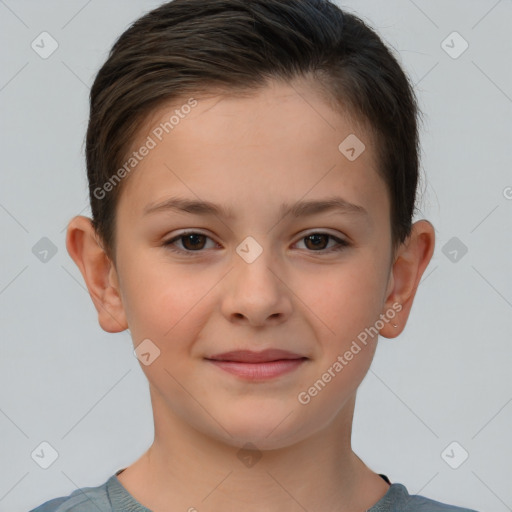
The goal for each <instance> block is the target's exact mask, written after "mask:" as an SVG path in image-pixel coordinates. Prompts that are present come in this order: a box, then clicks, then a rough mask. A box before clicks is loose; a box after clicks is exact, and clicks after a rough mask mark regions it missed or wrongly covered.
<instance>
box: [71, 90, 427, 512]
mask: <svg viewBox="0 0 512 512" xmlns="http://www.w3.org/2000/svg"><path fill="white" fill-rule="evenodd" d="M185 102H186V101H185V100H184V101H183V103H185ZM176 107H177V106H176V105H175V104H173V105H166V106H165V107H162V108H160V109H159V110H158V111H157V112H156V113H154V115H152V116H151V117H150V118H149V120H148V122H147V123H146V124H145V125H144V127H142V128H141V130H140V134H139V135H140V136H139V137H138V139H137V140H136V141H135V143H134V146H133V147H134V148H138V147H140V145H141V144H142V143H143V142H144V140H146V137H147V136H148V135H149V134H151V129H152V128H154V127H155V126H157V125H158V124H159V123H160V122H162V121H165V120H166V119H169V117H170V115H172V112H173V111H174V109H175V108H176ZM178 107H179V105H178ZM351 133H354V134H356V136H357V137H358V138H359V139H360V140H361V141H363V142H364V144H365V146H366V149H365V150H364V151H363V152H362V154H361V155H360V156H359V157H358V158H357V159H356V160H354V161H349V160H348V159H347V158H346V157H345V156H344V155H343V154H342V153H341V152H340V151H339V150H338V145H339V144H340V142H342V141H343V140H344V139H345V138H346V137H347V136H348V135H349V134H351ZM125 179H126V182H125V183H124V187H125V188H124V189H123V191H122V194H121V197H120V202H119V204H118V210H117V231H116V236H117V245H116V248H115V264H114V263H113V262H112V261H110V260H109V259H108V257H107V256H106V254H105V252H104V251H103V249H102V245H101V243H100V242H99V239H98V237H97V236H96V235H95V233H94V230H93V228H92V226H91V222H90V219H88V218H86V217H83V216H78V217H75V218H73V219H72V220H71V222H70V223H69V226H68V232H67V248H68V251H69V254H70V255H71V257H72V258H73V260H74V261H75V263H76V264H77V265H78V267H79V269H80V271H81V272H82V275H83V276H84V280H85V282H86V284H87V287H88V289H89V292H90V295H91V298H92V300H93V302H94V305H95V307H96V309H97V311H98V319H99V323H100V325H101V327H102V328H103V329H104V330H105V331H107V332H120V331H122V330H124V329H126V328H129V329H130V332H131V335H132V338H133V343H134V346H135V347H136V346H138V345H139V343H141V342H142V341H143V340H145V339H150V340H151V341H152V343H154V344H155V345H156V346H157V347H158V349H159V350H160V355H159V357H157V358H156V359H155V360H154V361H153V362H152V363H151V364H149V365H147V366H146V365H144V364H142V363H141V368H142V370H143V371H144V373H145V375H146V377H147V379H148V381H149V386H150V394H151V400H152V406H153V414H154V425H155V438H154V442H153V444H152V446H151V447H150V448H149V449H148V451H147V452H146V453H145V454H144V455H142V456H141V458H140V459H139V460H137V461H136V462H135V463H134V464H132V465H131V466H129V467H128V468H127V469H126V470H125V471H124V472H123V473H121V474H120V475H119V477H118V478H119V480H120V481H121V483H122V484H123V485H124V486H125V487H126V489H127V490H128V491H129V492H130V493H131V494H132V495H133V496H134V497H135V498H136V499H137V500H138V501H139V502H140V503H142V504H143V505H145V506H146V507H148V508H150V509H151V510H153V511H154V512H160V511H162V512H163V511H164V510H169V504H172V505H173V507H174V508H173V509H175V510H189V509H190V507H195V508H196V509H197V510H198V511H199V512H202V511H218V510H237V511H242V512H244V511H261V510H266V511H269V512H273V511H280V512H282V511H290V512H292V511H293V512H295V511H303V510H304V509H306V510H308V511H309V512H313V511H318V512H320V511H322V512H326V511H335V510H336V511H337V512H340V511H343V512H348V511H351V512H352V511H354V512H355V511H359V512H360V511H361V510H366V509H368V508H370V507H371V506H372V505H374V504H375V503H376V502H377V501H378V500H379V499H381V498H382V497H383V496H384V495H385V494H386V492H387V490H388V485H387V484H386V482H384V480H383V479H382V478H380V477H379V476H378V475H377V474H376V473H375V472H373V471H372V470H371V469H370V468H368V467H367V466H366V465H365V464H364V463H363V462H362V461H361V460H360V459H359V458H358V457H357V455H356V454H355V453H354V452H353V451H352V448H351V428H352V419H353V412H354V405H355V399H356V392H357V388H358V386H359V384H360V383H361V381H362V380H363V378H364V376H365V375H366V373H367V371H368V369H369V367H370V364H371V361H372V358H373V355H374V352H375V348H376V344H377V340H378V336H375V337H373V338H371V337H370V338H369V340H368V343H367V345H366V346H363V345H361V344H360V345H361V347H362V349H361V351H360V352H359V353H357V355H355V356H354V357H353V359H352V360H350V361H349V362H348V364H346V365H345V366H344V367H343V369H342V371H340V372H338V373H336V376H335V377H333V378H332V379H331V381H330V382H329V383H328V384H327V385H326V386H325V387H324V388H323V389H322V390H321V391H320V392H318V393H317V395H316V396H314V397H312V398H311V400H310V402H309V403H307V404H306V405H303V404H301V403H300V402H299V401H298V398H297V397H298V395H299V393H300V392H303V391H305V390H306V391H307V390H308V389H309V388H310V387H311V386H312V385H313V384H314V383H315V382H316V381H317V380H318V379H319V378H320V377H321V376H322V374H323V373H324V372H326V370H327V369H328V368H329V367H332V365H333V363H334V362H335V361H336V360H337V357H338V355H340V354H341V355H342V354H344V353H345V352H346V351H347V350H349V348H350V346H351V343H352V342H353V341H354V340H356V339H357V336H358V334H359V333H361V332H362V331H364V329H365V328H367V327H370V326H373V325H374V324H375V322H376V320H378V319H379V315H381V314H385V313H386V312H387V311H389V310H392V309H393V308H392V305H393V304H400V305H401V310H400V312H398V313H397V314H396V316H394V318H393V320H392V321H389V322H386V323H385V324H384V326H381V327H382V328H381V329H380V330H379V335H380V336H383V337H385V338H394V337H396V336H398V335H399V334H400V333H401V332H402V330H403V329H404V327H405V325H406V322H407V319H408V317H409V313H410V310H411V307H412V303H413V299H414V296H415V294H416V290H417V287H418V284H419V282H420V279H421V276H422V275H423V273H424V271H425V269H426V267H427V265H428V263H429V261H430V259H431V257H432V254H433V251H434V229H433V226H432V224H431V223H429V222H428V221H426V220H420V221H417V222H416V223H415V224H414V226H413V231H412V234H411V236H410V237H409V239H408V240H407V241H406V242H405V243H404V244H402V245H401V246H400V247H399V248H398V249H397V251H396V252H394V253H393V251H392V247H391V226H390V222H389V212H390V204H389V198H388V195H387V192H386V188H385V185H384V182H383V181H382V179H381V178H380V177H379V176H378V174H377V172H376V170H375V151H374V143H373V140H372V139H371V137H370V136H369V135H368V134H367V133H365V132H364V131H363V130H362V129H361V126H359V124H358V123H355V122H353V121H351V120H350V118H349V117H348V116H343V115H341V114H340V113H338V112H335V111H334V110H333V109H332V108H331V107H330V106H329V105H328V103H327V102H326V101H325V100H324V99H322V97H321V96H320V95H319V94H318V93H317V91H316V90H315V88H314V85H311V84H308V83H307V82H305V81H304V82H301V83H299V82H296V83H294V84H293V86H292V85H291V84H285V83H278V82H271V83H269V85H268V86H267V87H265V88H264V89H261V90H259V91H258V92H257V93H253V94H252V96H250V97H235V96H233V95H217V96H212V97H203V98H201V99H198V105H197V106H196V107H194V108H193V109H192V111H191V113H190V114H188V115H187V116H186V117H185V118H184V119H183V120H181V121H180V123H179V124H178V125H176V126H175V127H174V129H173V130H172V132H170V133H169V134H168V135H166V136H165V137H164V138H163V140H162V142H160V143H159V144H158V145H157V146H156V147H155V148H154V149H152V150H151V151H150V152H149V154H148V155H147V156H146V157H145V158H144V159H143V160H142V161H141V162H140V163H139V164H138V166H137V168H136V170H135V171H133V173H132V174H131V175H130V176H129V178H125ZM333 195H337V196H340V197H343V198H344V199H345V200H347V201H350V202H351V203H355V204H357V205H360V206H363V207H364V208H365V209H366V210H367V216H363V215H361V216H358V215H354V214H348V213H340V212H338V211H336V210H334V211H326V212H322V213H318V214H314V215H310V216H307V217H294V216H293V215H292V214H288V215H286V216H282V215H280V210H279V208H280V205H281V203H290V204H291V203H294V202H296V201H298V200H313V199H324V198H326V197H331V196H333ZM170 196H180V197H186V198H190V199H201V200H208V201H212V202H214V203H216V204H219V205H221V206H224V207H229V208H230V209H232V211H233V214H234V217H233V218H224V217H218V216H215V215H198V214H192V213H185V212H181V213H178V212H176V211H160V212H158V213H153V214H149V215H144V214H143V210H144V208H145V207H146V206H147V205H149V204H152V203H156V202H160V201H162V200H165V199H166V198H168V197H170ZM191 228H193V229H194V230H197V231H196V232H199V233H200V234H204V235H206V236H207V237H209V238H206V239H201V238H200V239H199V240H197V239H196V241H195V242H194V241H193V242H192V243H190V242H189V243H188V244H187V241H186V240H184V239H178V240H177V241H176V242H175V243H174V245H173V246H174V247H175V248H176V249H181V251H182V252H181V253H180V254H178V253H174V252H171V250H170V249H169V247H168V246H165V245H164V242H166V241H168V240H170V239H171V238H174V237H175V236H177V235H178V234H180V233H181V232H183V230H185V229H191ZM312 233H317V234H318V233H320V234H321V233H327V234H330V235H333V236H335V237H336V236H337V237H339V238H341V239H344V240H346V241H348V242H349V243H350V246H348V247H344V248H342V249H341V250H340V251H334V252H330V253H329V252H328V251H327V250H326V249H329V248H330V247H333V246H336V242H335V240H333V239H332V238H321V239H320V242H319V246H320V249H321V250H318V249H316V248H315V246H314V244H312V243H308V240H307V239H305V237H306V236H307V235H311V234H312ZM247 236H251V237H253V238H254V239H255V240H256V241H257V243H258V244H259V245H260V246H261V248H262V250H263V252H262V253H261V254H260V256H259V257H258V258H257V259H255V260H254V261H252V262H251V263H248V262H246V261H245V260H244V259H243V258H241V257H240V256H239V255H238V254H237V252H236V248H237V246H239V244H240V243H241V242H242V241H243V240H244V239H245V238H246V237H247ZM194 244H195V245H194ZM196 247H197V248H199V249H200V250H199V251H197V250H196V251H195V252H194V251H193V249H194V248H196ZM187 248H188V249H189V252H188V253H185V251H186V250H187ZM190 248H192V250H191V249H190ZM392 323H395V324H398V327H396V328H395V327H393V326H392ZM266 348H280V349H284V350H290V351H293V352H296V353H298V354H300V355H302V356H306V357H307V358H308V359H307V360H306V361H305V362H304V363H303V364H302V365H301V366H300V367H299V368H298V369H296V370H295V371H293V372H291V373H288V374H286V375H283V376H281V377H278V378H274V379H271V380H267V381H263V382H261V381H260V382H248V381H246V380H243V379H240V378H239V377H236V376H234V375H231V374H229V373H226V372H224V371H223V370H220V369H219V368H217V367H215V366H214V365H212V364H211V363H210V362H209V361H207V360H206V359H205V358H206V357H209V356H211V355H213V354H216V353H220V352H225V351H229V350H235V349H250V350H254V351H260V350H263V349H266ZM248 442H250V443H252V445H254V447H256V451H255V452H254V454H256V455H261V458H260V459H259V460H258V461H257V463H256V464H254V465H252V466H251V467H247V466H246V465H245V464H243V463H242V462H241V460H240V459H239V457H237V455H238V454H239V451H240V449H241V448H242V447H244V446H245V445H246V443H248Z"/></svg>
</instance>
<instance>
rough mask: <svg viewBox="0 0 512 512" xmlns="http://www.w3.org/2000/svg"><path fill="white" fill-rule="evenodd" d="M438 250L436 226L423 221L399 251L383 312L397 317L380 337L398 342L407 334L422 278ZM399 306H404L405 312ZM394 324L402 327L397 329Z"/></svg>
mask: <svg viewBox="0 0 512 512" xmlns="http://www.w3.org/2000/svg"><path fill="white" fill-rule="evenodd" d="M434 246H435V231H434V226H433V225H432V224H431V223H430V222H429V221H428V220H420V221H418V222H415V223H414V224H413V226H412V232H411V235H410V236H409V238H408V239H407V240H406V241H405V242H404V243H403V244H402V245H401V246H400V247H399V248H398V249H397V252H396V254H395V258H394V263H393V265H392V268H391V272H390V277H389V281H388V288H387V291H386V301H385V305H384V306H385V309H384V311H383V313H384V312H385V311H388V312H389V311H391V310H393V311H396V312H397V313H396V315H395V317H394V318H393V319H390V320H389V321H388V322H387V323H385V325H384V327H383V328H382V329H381V330H380V334H381V335H382V336H384V337H385V338H395V337H396V336H398V335H399V334H400V333H401V332H402V331H403V330H404V328H405V325H406V323H407V319H408V318H409V313H410V311H411V307H412V303H413V300H414V296H415V295H416V290H417V289H418V285H419V283H420V280H421V276H422V275H423V272H424V271H425V269H426V268H427V266H428V264H429V262H430V259H431V258H432V254H433V253H434ZM393 304H395V307H393ZM397 304H400V305H401V309H400V308H399V307H398V305H397ZM388 317H389V315H388ZM392 324H396V325H398V327H393V325H392Z"/></svg>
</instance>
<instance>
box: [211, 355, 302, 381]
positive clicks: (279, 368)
mask: <svg viewBox="0 0 512 512" xmlns="http://www.w3.org/2000/svg"><path fill="white" fill-rule="evenodd" d="M209 361H210V362H211V363H213V364H214V365H215V366H217V367H219V368H220V369H222V370H224V371H226V372H228V373H231V374H233V375H236V376H237V377H242V378H244V379H249V380H265V379H272V378H274V377H279V376H281V375H284V374H285V373H290V372H292V371H293V370H295V369H297V368H298V367H299V366H300V365H301V364H302V363H303V362H304V361H305V359H279V360H278V361H269V362H267V363H241V362H238V361H215V360H213V359H209Z"/></svg>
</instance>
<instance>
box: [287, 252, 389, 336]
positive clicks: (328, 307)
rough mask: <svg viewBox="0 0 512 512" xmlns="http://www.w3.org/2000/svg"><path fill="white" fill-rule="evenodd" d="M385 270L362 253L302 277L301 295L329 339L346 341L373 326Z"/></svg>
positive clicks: (299, 294)
mask: <svg viewBox="0 0 512 512" xmlns="http://www.w3.org/2000/svg"><path fill="white" fill-rule="evenodd" d="M382 276H383V269H382V268H380V267H378V266H376V265H375V261H374V260H372V259H371V258H370V257H368V256H367V255H365V254H364V253H363V252H359V253H358V255H357V256H354V257H353V258H350V259H348V258H347V260H346V262H343V263H340V264H339V265H333V266H331V267H329V268H327V267H325V268H324V269H320V270H319V271H318V272H316V275H314V277H308V278H307V279H303V278H301V280H300V282H298V283H297V284H298V286H297V288H295V290H297V291H296V293H297V296H298V297H300V298H301V299H302V301H303V302H304V304H305V305H306V306H307V307H308V308H309V309H310V310H311V311H312V312H313V313H314V314H315V315H316V317H317V318H318V320H319V322H320V323H321V324H322V325H323V328H324V330H325V332H326V335H327V337H336V339H338V340H339V339H340V336H341V337H342V338H343V339H346V337H347V336H350V335H357V333H358V331H359V330H361V329H364V328H365V327H367V326H368V325H370V324H373V323H374V322H375V320H376V318H377V317H378V315H379V313H380V312H381V311H380V308H381V306H382V305H381V302H380V297H381V295H382V290H381V288H382V287H383V278H382Z"/></svg>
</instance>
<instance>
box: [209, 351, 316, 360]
mask: <svg viewBox="0 0 512 512" xmlns="http://www.w3.org/2000/svg"><path fill="white" fill-rule="evenodd" d="M207 359H211V360H214V361H233V362H239V363H266V362H270V361H278V360H280V359H306V357H305V356H301V355H300V354H295V353H293V352H289V351H287V350H279V349H274V348H270V349H267V350H262V351H261V352H254V351H252V350H232V351H231V352H223V353H222V354H215V355H213V356H210V357H208V358H207Z"/></svg>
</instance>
